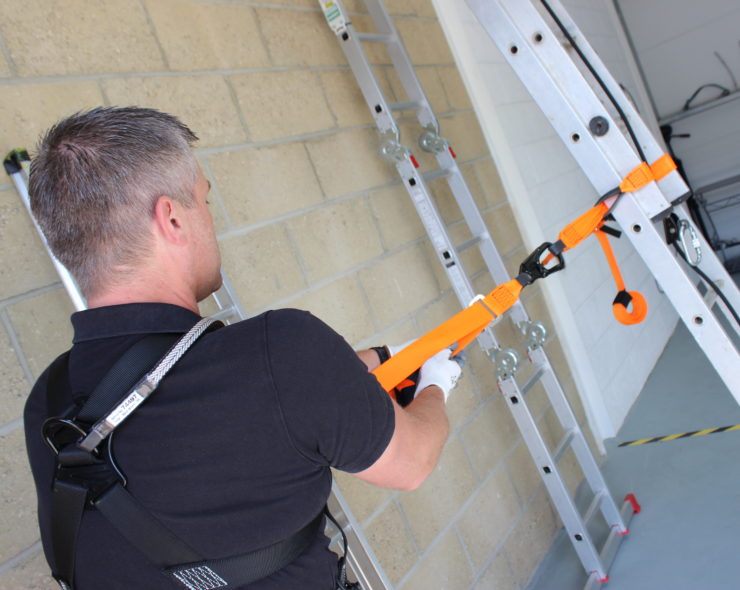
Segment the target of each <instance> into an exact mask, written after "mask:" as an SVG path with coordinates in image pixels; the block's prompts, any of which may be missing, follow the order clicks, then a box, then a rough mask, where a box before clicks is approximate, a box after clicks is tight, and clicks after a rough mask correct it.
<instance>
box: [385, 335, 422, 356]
mask: <svg viewBox="0 0 740 590" xmlns="http://www.w3.org/2000/svg"><path fill="white" fill-rule="evenodd" d="M414 342H416V338H414V339H413V340H407V341H406V342H404V343H403V344H395V345H393V346H391V345H387V346H386V348H387V349H388V352H389V353H390V355H391V356H393V355H395V354H398V353H399V352H401V351H402V350H403V349H404V348H406V347H407V346H410V345H411V344H413V343H414Z"/></svg>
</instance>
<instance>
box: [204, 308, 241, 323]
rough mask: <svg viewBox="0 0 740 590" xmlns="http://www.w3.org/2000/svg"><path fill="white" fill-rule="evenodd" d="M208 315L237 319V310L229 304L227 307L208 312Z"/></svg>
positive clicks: (217, 317)
mask: <svg viewBox="0 0 740 590" xmlns="http://www.w3.org/2000/svg"><path fill="white" fill-rule="evenodd" d="M210 316H211V317H212V318H216V319H217V320H228V319H229V318H236V319H239V312H238V311H237V309H236V308H235V307H234V306H233V305H230V306H229V307H225V308H223V309H220V310H218V311H217V312H216V313H212V314H210Z"/></svg>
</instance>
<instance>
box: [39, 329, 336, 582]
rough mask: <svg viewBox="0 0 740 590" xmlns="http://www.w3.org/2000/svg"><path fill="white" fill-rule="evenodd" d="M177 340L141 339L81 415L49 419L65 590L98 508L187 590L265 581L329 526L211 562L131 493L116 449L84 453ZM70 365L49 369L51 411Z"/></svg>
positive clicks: (59, 567)
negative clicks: (83, 528) (82, 532)
mask: <svg viewBox="0 0 740 590" xmlns="http://www.w3.org/2000/svg"><path fill="white" fill-rule="evenodd" d="M213 327H216V325H213ZM179 340H180V339H179V336H178V335H173V334H157V335H150V336H147V337H145V338H143V339H142V340H140V341H139V342H137V343H136V344H135V345H134V346H132V347H131V348H130V349H129V350H127V351H126V353H124V355H123V356H121V358H120V359H119V360H118V361H117V362H116V363H115V365H114V366H113V367H112V368H111V370H110V371H109V372H108V373H107V374H106V375H105V377H104V378H103V379H102V381H101V382H100V383H99V384H98V386H97V387H96V388H95V390H94V391H93V393H92V394H90V397H89V398H88V399H87V401H86V402H85V404H84V405H83V406H82V408H81V409H79V411H78V412H75V411H74V409H75V408H72V409H71V410H70V412H69V413H68V414H67V415H65V416H62V417H60V418H50V419H49V420H47V421H46V423H45V424H44V437H45V439H46V441H47V443H48V444H49V446H50V447H51V448H52V450H53V451H55V453H56V454H57V462H58V464H57V471H56V474H55V477H54V486H53V496H52V523H51V540H52V552H53V556H54V564H53V567H54V571H53V572H52V573H53V575H54V578H55V579H56V580H57V581H58V582H59V584H60V585H61V587H62V588H63V589H65V590H66V589H71V588H74V569H75V567H74V566H75V554H76V547H77V535H78V532H79V528H80V523H81V521H82V518H83V513H84V511H85V509H86V508H95V509H97V510H99V511H100V513H101V514H102V515H103V516H104V517H105V518H106V520H108V522H110V523H111V525H113V527H114V528H116V530H118V532H119V533H121V535H122V536H123V537H124V538H126V539H127V540H128V541H129V542H130V543H131V544H132V545H133V546H135V547H136V548H137V549H139V551H141V552H142V553H143V554H144V555H145V556H146V557H147V559H149V560H150V561H151V562H152V563H153V564H155V565H156V566H157V567H158V568H159V569H160V570H161V571H162V573H163V574H165V575H166V576H167V577H168V578H170V579H171V580H172V581H173V582H175V583H177V584H178V585H180V586H181V587H185V588H188V589H189V590H212V589H214V588H234V587H237V586H243V585H246V584H249V583H251V582H254V581H256V580H259V579H261V578H264V577H266V576H268V575H270V574H272V573H274V572H276V571H277V570H279V569H282V568H283V567H285V566H286V565H288V564H289V563H291V562H292V561H293V560H294V559H295V558H296V557H298V556H299V555H300V554H301V553H303V552H304V551H305V550H306V549H307V548H308V546H309V545H310V543H311V541H312V539H313V538H314V536H315V535H316V533H317V532H318V530H319V528H320V527H321V526H322V524H323V521H324V513H323V512H321V513H320V514H318V515H317V516H316V517H315V518H314V519H313V520H312V521H311V522H309V523H308V524H307V525H306V526H304V527H303V528H302V529H301V530H300V531H298V532H297V533H294V534H293V535H291V536H290V537H288V538H287V539H284V540H282V541H279V542H277V543H275V544H273V545H270V546H268V547H264V548H261V549H257V550H255V551H251V552H248V553H243V554H240V555H235V556H231V557H226V558H222V559H212V560H205V559H203V557H202V556H201V555H200V554H199V553H198V552H197V551H195V550H193V549H192V548H191V547H190V546H189V545H187V543H185V542H184V541H182V539H180V538H179V537H177V536H176V535H175V534H174V533H173V532H172V531H170V530H169V529H168V528H167V527H166V526H165V525H164V524H162V523H161V522H160V521H159V520H157V519H156V518H155V517H154V516H153V515H152V514H151V513H150V512H149V511H148V510H147V509H146V508H145V507H144V506H142V505H141V504H140V503H139V502H138V501H137V500H136V499H135V498H134V497H133V496H132V495H131V494H130V493H129V492H128V491H127V490H126V488H125V481H124V480H123V477H122V475H121V474H120V472H119V471H118V470H117V468H116V467H115V465H114V463H113V459H112V456H111V451H110V443H108V444H107V445H104V446H105V449H103V448H101V449H100V450H99V451H96V452H94V453H89V452H87V451H85V450H82V449H80V448H79V447H78V445H77V443H78V442H79V441H80V440H81V437H84V435H85V433H86V430H87V429H88V428H89V426H90V425H91V424H93V423H94V422H95V421H96V420H98V419H100V418H101V417H102V416H103V415H105V414H106V412H108V411H110V410H111V408H112V407H113V406H114V405H115V404H116V403H117V402H118V401H119V400H120V399H121V398H122V397H123V396H124V395H125V394H126V393H127V392H128V391H129V390H130V388H131V387H133V386H134V385H135V384H136V383H137V382H138V380H139V379H140V378H141V376H142V375H143V374H145V373H146V372H147V370H148V369H150V368H151V367H152V366H153V364H154V363H155V362H156V361H158V360H159V359H160V358H161V357H162V356H163V355H164V354H165V353H167V351H168V350H171V349H172V348H173V346H176V345H177V343H178V342H179ZM67 364H68V355H66V354H65V355H62V356H61V357H59V358H58V359H57V360H56V361H55V362H54V363H53V365H52V366H51V368H50V369H49V374H48V378H47V400H48V402H49V408H53V407H54V405H53V404H52V403H51V400H52V399H53V397H56V396H54V395H53V393H56V394H57V395H58V393H59V392H60V391H62V390H63V389H64V388H67V389H69V387H70V385H69V378H68V367H67ZM57 399H58V397H57ZM103 451H107V453H108V457H107V458H104V457H101V455H102V454H103Z"/></svg>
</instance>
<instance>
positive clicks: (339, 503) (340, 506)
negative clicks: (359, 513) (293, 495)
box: [326, 481, 393, 590]
mask: <svg viewBox="0 0 740 590" xmlns="http://www.w3.org/2000/svg"><path fill="white" fill-rule="evenodd" d="M326 505H327V507H328V508H329V511H330V512H331V514H332V516H333V517H334V518H335V520H336V521H337V522H338V523H339V525H340V526H341V527H342V529H343V530H344V533H345V534H346V535H347V556H346V559H347V563H348V566H349V567H350V569H351V570H352V571H353V572H354V573H355V575H356V576H357V581H358V582H360V584H361V585H362V587H363V588H365V589H367V590H383V589H387V590H391V588H393V584H391V582H390V580H389V579H388V576H387V575H386V574H385V572H384V571H383V569H382V568H381V567H380V565H379V564H380V561H379V560H378V558H377V557H376V556H375V553H374V552H373V550H372V548H371V547H370V542H369V541H368V540H367V537H365V535H364V533H363V532H362V529H361V527H360V525H359V522H358V521H357V518H356V517H355V516H354V514H353V513H352V511H351V510H350V509H349V503H348V502H347V500H346V498H345V497H344V494H343V493H342V491H341V490H340V489H339V486H338V485H337V484H336V481H335V482H333V483H332V489H331V495H330V496H329V500H328V501H327V504H326ZM340 536H341V535H340Z"/></svg>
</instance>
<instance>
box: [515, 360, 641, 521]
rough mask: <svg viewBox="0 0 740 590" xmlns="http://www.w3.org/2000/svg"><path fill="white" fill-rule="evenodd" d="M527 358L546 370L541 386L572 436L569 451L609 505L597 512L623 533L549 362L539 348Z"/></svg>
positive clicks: (598, 472)
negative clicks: (571, 450) (605, 496)
mask: <svg viewBox="0 0 740 590" xmlns="http://www.w3.org/2000/svg"><path fill="white" fill-rule="evenodd" d="M528 354H529V356H530V359H531V361H532V363H533V364H534V365H535V366H536V367H545V368H546V369H545V371H544V372H543V374H542V386H543V387H544V389H545V392H546V393H547V396H548V398H549V399H550V403H551V404H552V407H553V410H554V411H555V413H556V415H557V416H558V420H559V421H560V424H561V425H562V426H563V428H564V429H566V430H571V431H572V432H573V435H574V436H573V441H572V442H571V445H570V446H571V448H572V449H573V452H574V453H575V454H576V457H577V458H578V463H579V464H580V466H581V469H583V475H584V477H585V479H586V481H587V482H588V484H589V486H590V487H591V491H592V492H593V493H594V494H599V493H601V494H604V495H607V496H608V497H609V499H610V500H611V501H602V502H601V503H600V509H601V512H602V514H603V516H604V519H605V520H606V522H607V524H608V525H609V526H616V527H617V529H618V530H619V532H622V533H624V532H626V531H627V526H626V524H625V522H624V520H623V518H622V515H621V513H620V511H619V509H618V508H617V505H616V504H615V503H614V499H613V498H612V496H611V492H610V491H609V487H608V486H607V484H606V480H605V479H604V476H603V474H602V473H601V470H600V469H599V465H598V463H596V459H595V458H594V456H593V454H592V453H591V449H590V448H589V446H588V442H587V441H586V437H585V435H584V434H583V431H582V430H581V428H580V427H579V425H578V420H577V418H576V415H575V413H574V412H573V408H572V407H571V405H570V402H568V397H567V396H566V395H565V392H564V391H563V388H562V387H561V385H560V383H559V382H558V380H557V378H555V372H554V371H553V369H552V366H551V365H550V361H549V360H548V358H547V355H546V354H545V351H544V350H543V349H542V347H537V348H534V349H529V351H528Z"/></svg>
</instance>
